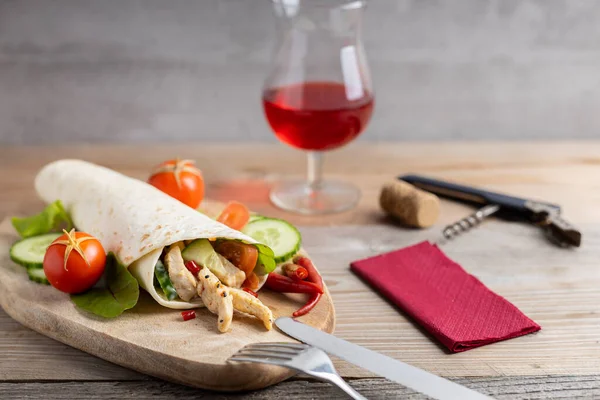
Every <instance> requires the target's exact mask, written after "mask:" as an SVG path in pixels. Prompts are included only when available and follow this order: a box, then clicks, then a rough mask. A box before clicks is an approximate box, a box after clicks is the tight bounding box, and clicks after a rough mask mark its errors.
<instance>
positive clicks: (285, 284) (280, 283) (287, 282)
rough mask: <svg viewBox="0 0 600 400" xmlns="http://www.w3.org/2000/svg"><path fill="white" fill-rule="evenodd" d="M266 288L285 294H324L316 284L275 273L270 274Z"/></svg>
mask: <svg viewBox="0 0 600 400" xmlns="http://www.w3.org/2000/svg"><path fill="white" fill-rule="evenodd" d="M265 286H266V287H267V288H269V289H271V290H273V291H275V292H283V293H323V289H321V288H320V287H319V286H317V285H315V284H314V283H311V282H306V281H295V280H293V279H291V278H288V277H287V276H283V275H280V274H277V273H275V272H271V273H270V274H269V276H268V277H267V281H266V282H265Z"/></svg>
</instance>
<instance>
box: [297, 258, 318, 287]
mask: <svg viewBox="0 0 600 400" xmlns="http://www.w3.org/2000/svg"><path fill="white" fill-rule="evenodd" d="M294 263H295V264H298V265H299V266H301V267H304V268H306V271H307V272H308V280H309V281H310V282H313V283H314V284H315V285H317V286H318V287H320V288H321V290H323V278H321V275H320V274H319V271H317V269H316V268H315V266H314V264H313V263H312V261H310V260H309V259H308V258H307V257H302V256H299V257H296V258H295V260H294Z"/></svg>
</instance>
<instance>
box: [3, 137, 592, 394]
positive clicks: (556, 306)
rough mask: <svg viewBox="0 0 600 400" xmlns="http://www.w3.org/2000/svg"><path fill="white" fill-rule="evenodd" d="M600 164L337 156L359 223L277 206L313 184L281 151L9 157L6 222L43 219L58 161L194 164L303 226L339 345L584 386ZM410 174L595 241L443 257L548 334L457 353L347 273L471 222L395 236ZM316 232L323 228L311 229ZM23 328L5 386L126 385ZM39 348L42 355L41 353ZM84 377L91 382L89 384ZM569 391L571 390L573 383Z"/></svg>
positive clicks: (345, 368) (554, 148)
mask: <svg viewBox="0 0 600 400" xmlns="http://www.w3.org/2000/svg"><path fill="white" fill-rule="evenodd" d="M598 154H600V141H595V142H554V143H543V142H536V143H411V144H407V143H404V144H389V143H383V144H373V145H364V144H360V145H351V146H348V147H347V148H345V149H343V150H341V151H336V152H332V153H331V154H328V155H327V158H326V172H327V176H328V177H334V178H337V179H342V180H346V181H352V182H355V183H356V184H357V185H358V186H359V187H360V188H361V190H362V191H363V198H362V200H361V202H360V204H359V206H358V207H357V208H356V209H355V210H353V211H351V212H347V213H343V214H338V215H334V216H331V217H318V218H317V217H304V216H296V215H291V214H288V213H284V212H281V211H279V210H277V209H275V208H274V207H273V206H272V205H271V204H270V203H269V202H268V189H269V186H270V184H271V182H274V181H276V180H278V179H281V178H287V177H292V176H300V175H301V174H302V172H303V170H304V167H305V160H304V156H303V154H302V153H301V152H298V151H294V150H290V149H288V148H286V147H285V146H281V145H273V146H271V145H242V146H237V145H236V146H234V147H232V146H230V145H190V146H171V145H154V146H141V147H139V146H110V145H108V146H107V145H104V146H96V145H94V146H92V145H90V146H79V147H56V148H48V147H37V148H33V147H8V146H3V147H2V148H0V183H1V184H2V187H3V191H1V192H0V217H4V216H8V215H14V214H17V213H29V212H32V211H36V210H38V209H39V207H40V206H41V202H40V201H39V200H38V199H37V198H36V196H35V193H34V191H33V188H32V186H31V179H33V176H34V175H35V173H36V172H37V170H38V169H39V168H40V167H41V166H42V165H43V164H45V163H46V162H47V161H50V160H53V159H57V158H62V157H73V156H74V155H76V156H77V157H81V158H85V159H88V160H90V161H95V162H101V163H103V164H105V165H108V166H110V167H114V168H118V169H119V170H121V171H123V172H125V173H128V174H132V175H134V176H137V177H139V178H143V177H145V176H146V174H147V171H149V170H150V169H151V167H152V166H153V165H154V164H156V163H157V162H158V161H161V160H163V159H166V158H172V157H175V156H181V157H186V158H194V159H197V160H198V161H199V164H200V166H201V168H202V169H203V171H204V174H205V177H206V179H207V183H208V187H207V193H208V195H209V196H212V197H214V198H216V199H219V200H229V199H231V198H237V199H240V200H242V201H245V202H246V203H247V204H248V205H250V206H251V207H252V208H253V209H256V210H257V211H259V212H262V213H265V214H272V215H279V216H282V217H284V218H287V219H290V220H292V221H293V222H294V223H296V224H298V225H301V226H303V228H302V231H303V234H304V238H305V245H306V248H307V249H308V251H309V252H311V255H313V257H314V258H315V261H317V262H318V264H319V265H322V270H323V274H324V276H325V278H326V281H327V284H328V285H329V287H330V289H331V292H332V295H333V298H334V304H335V305H336V311H337V313H338V319H337V327H336V334H337V335H339V336H341V337H343V338H345V339H348V340H351V341H354V342H356V343H358V344H362V345H365V346H367V347H370V348H372V349H374V350H376V351H381V352H382V353H385V354H388V355H390V356H392V357H396V358H398V359H400V360H403V361H406V362H409V363H411V364H414V365H416V366H420V367H423V368H425V369H428V370H430V371H432V372H436V373H439V374H441V375H444V376H449V377H453V376H473V375H478V376H481V375H489V376H502V375H510V376H520V375H552V376H553V378H551V379H557V378H556V376H557V375H561V376H562V375H566V374H573V375H579V376H582V377H583V376H587V375H590V374H597V373H598V370H599V365H598V360H600V354H599V353H598V351H599V350H598V346H597V343H598V341H600V338H599V337H598V333H597V332H598V327H600V323H599V321H598V316H599V315H600V309H599V308H598V304H600V301H598V300H599V299H598V291H597V288H598V286H599V285H598V271H599V270H600V269H599V268H598V260H599V259H600V255H599V253H598V249H600V246H599V241H600V239H599V237H600V236H599V235H600V231H599V229H600V208H599V207H597V204H598V201H599V200H600V157H598ZM223 160H226V161H223ZM408 172H417V173H422V174H425V175H433V176H437V177H440V178H445V179H452V180H455V181H458V182H463V183H467V184H474V185H475V184H476V185H479V186H482V187H486V188H489V189H493V190H499V191H504V192H507V193H512V194H516V195H522V196H529V197H535V198H540V199H544V200H548V201H553V202H557V203H559V204H561V205H562V206H563V209H564V215H565V216H566V217H567V218H568V219H569V220H570V221H571V222H573V223H574V224H576V225H577V226H578V227H579V228H580V229H582V231H583V234H584V236H583V246H582V248H580V249H576V250H562V249H557V248H554V247H552V246H550V245H549V244H548V243H547V242H546V241H545V239H543V238H542V237H541V235H540V233H539V231H537V229H536V228H533V227H528V226H523V225H520V224H508V223H503V222H499V221H495V220H490V221H489V222H486V223H485V224H484V225H483V226H482V227H480V228H478V229H476V230H475V231H473V232H471V233H469V234H468V235H465V236H464V237H461V238H458V239H456V240H455V241H453V242H450V243H447V244H445V245H444V246H443V249H444V250H445V251H446V252H447V253H448V255H449V256H450V257H451V258H454V259H455V260H457V261H459V262H460V263H461V264H463V266H465V268H466V269H467V270H468V271H470V272H472V273H474V274H475V275H477V276H478V277H479V278H480V279H482V281H484V283H486V284H487V285H488V286H490V287H491V288H492V289H493V290H494V291H496V292H497V293H499V294H501V295H503V296H505V297H507V298H508V299H509V300H510V301H512V302H513V303H514V304H515V305H517V306H518V307H519V308H521V309H522V310H523V311H524V312H525V313H526V314H527V315H529V316H530V317H532V318H533V319H534V320H536V321H537V322H539V323H540V324H541V325H542V328H543V329H542V331H541V332H539V333H538V334H535V335H529V336H527V337H522V338H518V339H514V340H509V341H506V342H502V343H497V344H494V345H491V346H485V347H483V348H479V349H475V350H471V351H468V352H465V353H462V354H455V355H448V354H445V353H444V352H443V351H442V350H441V349H440V348H439V347H438V346H437V345H435V344H434V343H433V342H431V341H430V340H429V339H428V338H427V337H426V336H425V335H423V333H422V332H420V331H419V330H418V329H417V328H416V327H415V326H414V325H413V324H412V323H411V322H410V321H408V320H407V319H406V318H405V317H404V316H403V315H402V314H401V313H399V312H398V311H397V310H396V309H395V308H394V307H392V306H390V305H389V304H388V303H387V302H386V301H384V300H383V299H381V298H380V297H379V296H378V295H377V294H375V293H373V292H372V291H370V290H369V289H367V287H366V285H364V284H363V283H362V282H360V281H359V280H358V279H357V278H356V277H354V276H353V275H352V274H351V273H350V272H349V271H348V263H349V262H350V261H351V260H353V259H357V258H361V257H363V256H368V255H371V254H375V253H379V252H383V251H386V250H391V249H393V248H397V247H401V246H404V245H407V244H410V243H414V242H417V241H419V240H423V239H435V238H437V235H438V233H439V231H440V228H441V227H442V226H443V225H444V224H445V223H448V222H451V221H454V220H455V219H457V218H460V217H463V216H465V215H466V214H467V213H469V212H471V211H472V209H471V208H469V207H465V206H462V205H458V204H455V203H452V202H448V201H443V202H442V215H441V217H440V220H439V221H438V224H436V226H434V227H432V228H431V229H428V230H422V231H415V230H405V229H400V228H398V227H395V226H391V225H387V224H386V223H387V222H386V221H385V220H384V219H382V213H381V211H380V210H379V207H378V204H377V199H378V194H379V190H380V187H381V185H382V183H383V182H385V181H386V180H387V179H390V178H393V177H394V176H396V175H398V174H401V173H408ZM375 224H377V225H376V226H375ZM310 225H322V226H324V227H322V228H310V227H309V226H310ZM359 225H372V226H368V227H365V226H359ZM374 310H375V311H374ZM0 315H1V314H0ZM13 328H14V322H13V321H9V323H8V324H7V323H6V322H5V320H4V319H3V318H1V317H0V348H2V349H3V350H4V349H8V348H9V346H11V343H12V346H14V347H12V348H11V351H12V357H13V358H12V361H13V362H10V363H8V362H6V361H5V360H2V359H1V358H0V373H2V374H5V375H0V376H2V379H25V380H32V379H33V380H35V379H50V380H52V379H62V380H70V379H114V377H115V375H117V376H119V374H121V373H123V371H122V369H120V368H117V367H116V366H113V365H112V364H109V363H104V362H102V361H100V360H98V359H96V358H93V357H91V356H88V355H86V354H83V353H80V352H78V351H76V350H73V349H68V348H66V347H63V346H62V345H60V344H58V343H56V342H53V341H52V340H48V339H45V338H41V337H40V336H39V335H37V334H36V333H33V332H29V331H28V333H27V334H23V335H24V336H23V337H25V338H30V339H25V340H24V342H23V343H21V341H20V340H17V339H18V337H16V336H13V334H12V331H11V329H13ZM19 332H21V331H19ZM19 334H20V333H19ZM33 342H36V343H38V345H39V347H34V351H31V346H34V345H33ZM50 343H52V345H50ZM63 352H65V354H67V356H63V355H62V354H61V353H63ZM69 354H71V356H68V355H69ZM16 360H21V361H20V362H19V361H16ZM336 366H337V368H338V370H339V371H340V372H341V373H342V374H343V375H344V376H346V377H368V376H370V375H369V374H368V373H365V372H364V371H362V370H360V369H358V368H356V367H353V366H351V365H349V364H347V363H344V362H340V361H336ZM11 370H14V371H15V372H10V371H11ZM78 370H79V371H80V373H76V372H77V371H78ZM5 371H9V372H5ZM131 374H132V375H127V376H126V378H121V379H136V376H137V374H133V373H131ZM482 379H488V378H482ZM494 379H496V378H494ZM498 379H499V378H498ZM502 379H504V378H502ZM515 379H520V378H515ZM527 379H528V378H524V380H523V381H519V382H530V383H529V384H528V383H523V385H525V386H523V387H525V388H527V390H529V389H528V388H529V386H532V387H533V389H531V390H535V387H537V388H538V389H539V392H535V394H532V395H531V396H530V397H529V398H531V397H535V396H537V397H538V398H545V396H546V395H547V394H548V393H551V394H552V395H554V393H555V392H553V390H554V389H549V390H550V391H549V392H546V390H548V389H547V386H543V385H541V384H539V381H536V380H535V379H538V378H535V379H534V380H531V381H528V380H527ZM561 379H562V378H561ZM573 379H575V380H576V379H579V378H565V382H568V381H569V380H573ZM536 382H537V383H536ZM286 384H287V383H286ZM518 385H520V384H518ZM518 385H517V386H518ZM540 385H541V386H540ZM557 385H559V386H560V385H562V386H561V387H564V388H568V387H569V384H568V383H564V384H557ZM574 385H575V384H574ZM280 386H281V385H278V386H276V387H280ZM312 386H313V384H311V387H312ZM36 390H37V389H36ZM90 390H91V391H93V389H90ZM561 390H563V389H561ZM564 390H567V389H564ZM591 390H592V391H591V392H589V391H588V396H590V394H589V393H592V394H591V396H592V397H593V394H594V393H596V394H597V392H594V390H597V388H592V389H591ZM315 393H316V392H315ZM556 393H557V394H556V397H561V396H562V397H576V396H579V395H580V394H581V395H582V396H583V395H584V392H574V394H573V395H572V396H571V395H570V393H569V392H560V391H557V392H556ZM560 393H563V394H562V395H561V394H560ZM548 396H550V395H548ZM524 397H527V396H524ZM507 398H516V397H510V396H507Z"/></svg>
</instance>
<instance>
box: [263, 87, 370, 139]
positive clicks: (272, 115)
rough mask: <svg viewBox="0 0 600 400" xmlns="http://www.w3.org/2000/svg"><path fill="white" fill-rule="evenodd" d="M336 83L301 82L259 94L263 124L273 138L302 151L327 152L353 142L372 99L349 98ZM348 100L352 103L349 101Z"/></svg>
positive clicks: (365, 93)
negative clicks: (263, 115) (266, 125)
mask: <svg viewBox="0 0 600 400" xmlns="http://www.w3.org/2000/svg"><path fill="white" fill-rule="evenodd" d="M348 92H349V91H348V89H347V87H346V86H345V85H344V84H342V83H337V82H305V83H300V84H292V85H288V86H283V87H278V88H273V89H268V90H266V91H265V92H264V93H263V99H262V100H263V107H264V111H265V115H266V117H267V121H268V122H269V125H270V126H271V128H272V129H273V131H274V132H275V135H277V137H278V138H279V139H280V140H281V141H283V142H284V143H287V144H289V145H290V146H293V147H296V148H299V149H303V150H331V149H335V148H337V147H341V146H343V145H345V144H347V143H348V142H350V141H352V140H353V139H355V138H356V137H357V136H358V135H359V134H360V133H361V132H362V131H363V129H364V128H365V126H366V125H367V123H368V122H369V119H370V118H371V114H372V113H373V96H371V94H370V93H369V92H368V91H363V93H361V94H360V95H359V96H352V95H351V96H349V95H348ZM349 97H352V99H349Z"/></svg>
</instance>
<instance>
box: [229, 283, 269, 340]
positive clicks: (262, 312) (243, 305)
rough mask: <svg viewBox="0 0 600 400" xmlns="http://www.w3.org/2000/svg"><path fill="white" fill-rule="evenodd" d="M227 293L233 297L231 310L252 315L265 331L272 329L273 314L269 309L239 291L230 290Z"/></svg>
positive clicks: (247, 294) (252, 297)
mask: <svg viewBox="0 0 600 400" xmlns="http://www.w3.org/2000/svg"><path fill="white" fill-rule="evenodd" d="M229 293H230V294H231V296H232V297H233V308H234V309H236V310H237V311H241V312H244V313H246V314H250V315H254V316H255V317H256V318H258V319H260V320H261V321H262V322H263V324H265V328H267V330H269V331H270V330H271V328H272V327H273V314H272V313H271V310H269V307H267V306H265V305H264V304H263V303H262V302H261V301H260V300H259V299H257V298H256V297H254V296H252V295H251V294H249V293H246V292H244V291H243V290H240V289H234V288H230V289H229Z"/></svg>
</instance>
